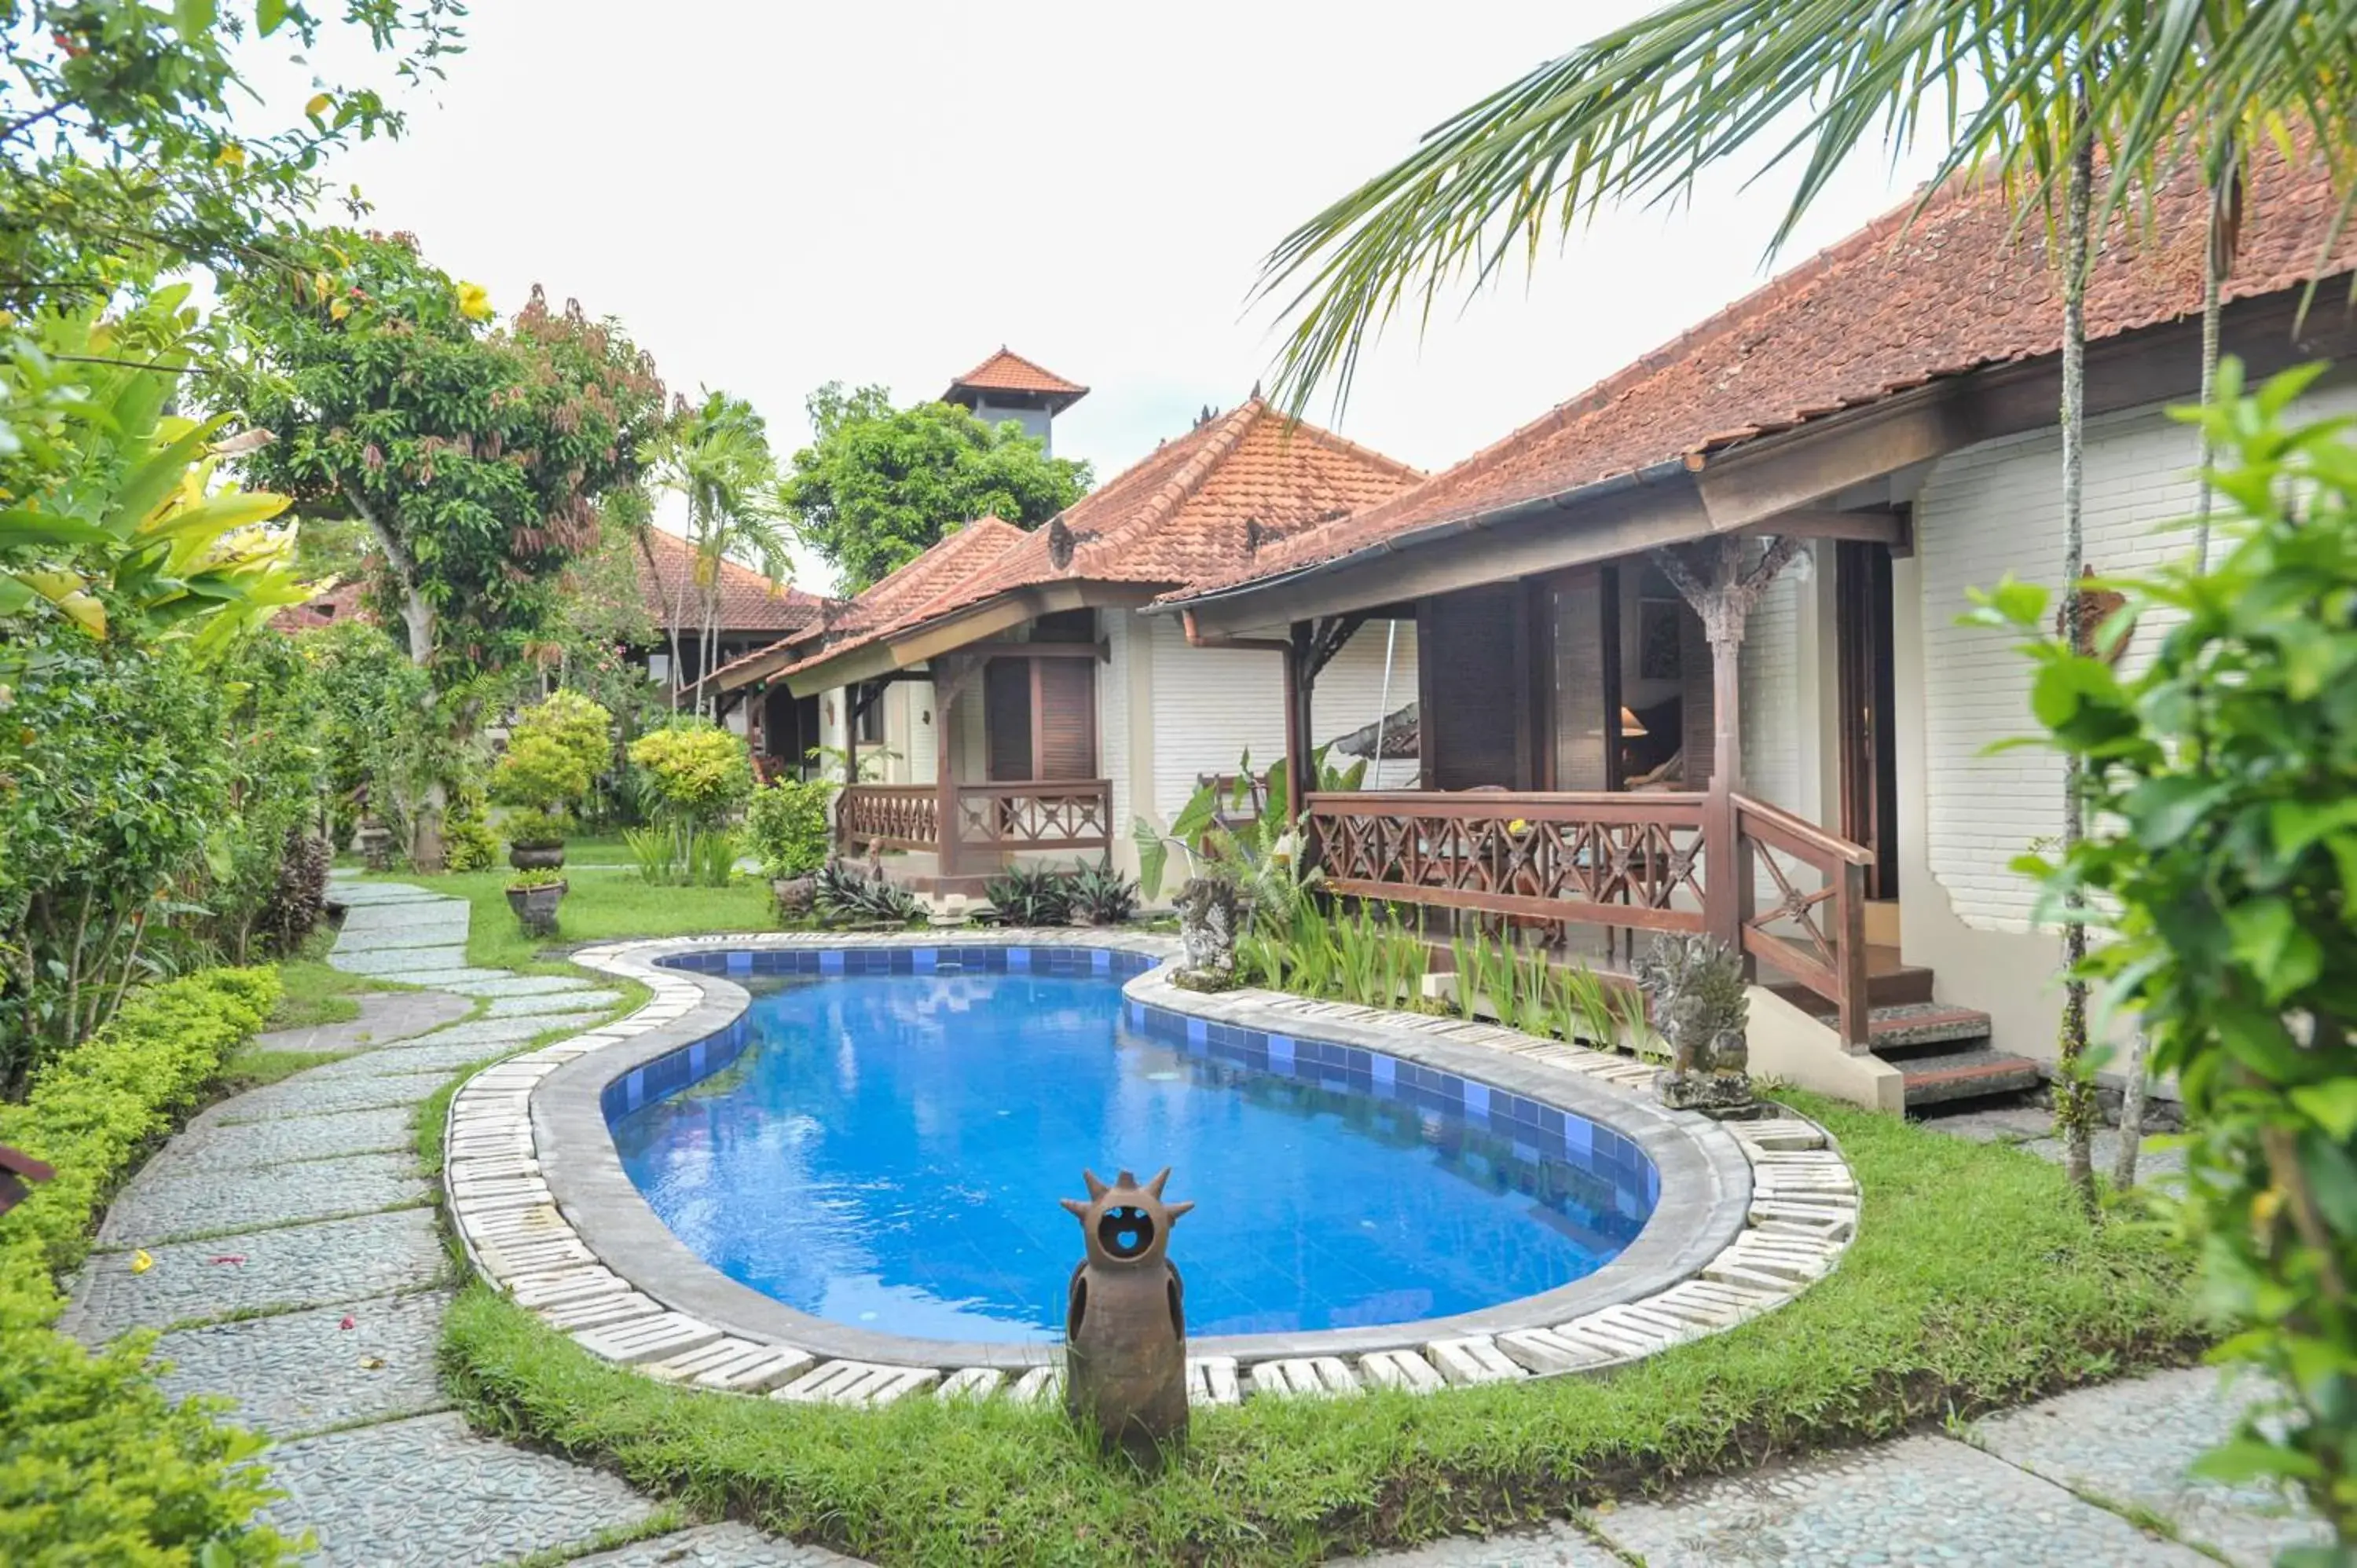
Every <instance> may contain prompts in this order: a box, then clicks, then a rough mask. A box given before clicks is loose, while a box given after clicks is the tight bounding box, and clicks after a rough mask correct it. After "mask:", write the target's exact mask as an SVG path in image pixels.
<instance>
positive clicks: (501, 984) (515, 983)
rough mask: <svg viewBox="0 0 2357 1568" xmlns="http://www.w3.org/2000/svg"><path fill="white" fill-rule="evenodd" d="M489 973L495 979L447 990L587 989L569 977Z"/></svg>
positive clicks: (537, 992)
mask: <svg viewBox="0 0 2357 1568" xmlns="http://www.w3.org/2000/svg"><path fill="white" fill-rule="evenodd" d="M492 973H493V974H494V975H495V976H496V977H497V978H495V979H491V980H461V981H456V982H452V983H449V986H448V989H450V990H452V991H456V992H457V993H460V994H461V995H465V996H544V995H546V994H547V993H550V992H553V991H587V990H588V989H589V983H588V982H587V981H586V980H576V979H574V978H573V977H572V976H571V975H565V974H510V973H508V972H506V971H504V970H494V971H492ZM421 983H422V982H421ZM436 983H437V984H440V983H441V982H436Z"/></svg>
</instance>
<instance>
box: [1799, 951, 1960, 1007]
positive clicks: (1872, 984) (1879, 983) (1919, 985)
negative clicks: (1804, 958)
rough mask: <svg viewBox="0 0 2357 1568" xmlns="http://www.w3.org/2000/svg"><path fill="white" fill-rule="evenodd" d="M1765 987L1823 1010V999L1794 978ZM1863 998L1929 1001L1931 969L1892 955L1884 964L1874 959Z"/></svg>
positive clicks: (1889, 1003)
mask: <svg viewBox="0 0 2357 1568" xmlns="http://www.w3.org/2000/svg"><path fill="white" fill-rule="evenodd" d="M1768 989H1769V990H1770V991H1771V992H1773V993H1776V994H1777V995H1779V996H1781V997H1782V998H1783V999H1784V1000H1785V1001H1787V1002H1790V1003H1791V1004H1792V1005H1793V1006H1795V1007H1800V1008H1803V1009H1806V1010H1807V1011H1809V1012H1812V1013H1816V1012H1821V1011H1823V1009H1824V1004H1825V1003H1824V998H1823V997H1822V996H1819V995H1818V994H1817V993H1815V992H1813V991H1812V990H1810V989H1809V988H1808V987H1807V986H1805V985H1803V984H1802V983H1799V982H1798V981H1792V980H1787V981H1782V982H1780V983H1776V984H1773V985H1770V986H1769V988H1768ZM1866 1000H1867V1005H1868V1006H1872V1007H1899V1006H1903V1005H1905V1004H1908V1003H1910V1002H1929V1001H1930V1000H1932V972H1931V971H1930V970H1928V969H1926V968H1924V967H1923V966H1922V965H1921V964H1920V963H1900V962H1899V961H1898V960H1897V959H1896V958H1895V957H1894V958H1893V959H1891V960H1890V961H1889V963H1888V964H1887V965H1886V964H1884V963H1881V962H1877V963H1876V964H1875V965H1874V967H1873V969H1872V970H1871V971H1870V972H1868V973H1867V977H1866Z"/></svg>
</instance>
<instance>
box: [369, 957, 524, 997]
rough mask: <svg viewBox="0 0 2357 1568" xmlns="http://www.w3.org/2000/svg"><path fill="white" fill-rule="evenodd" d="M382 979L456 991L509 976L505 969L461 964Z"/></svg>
mask: <svg viewBox="0 0 2357 1568" xmlns="http://www.w3.org/2000/svg"><path fill="white" fill-rule="evenodd" d="M382 978H384V979H387V980H398V981H400V982H401V983H403V984H404V985H423V986H425V987H427V988H428V989H431V990H436V991H456V990H457V989H458V988H459V987H460V986H461V985H467V984H473V983H480V982H483V981H489V980H504V979H507V978H509V976H508V972H507V971H506V970H504V969H481V968H478V967H476V966H474V965H471V964H466V963H459V964H455V965H449V966H447V967H445V968H441V969H419V970H410V971H405V972H403V973H401V974H397V975H385V976H383V977H382Z"/></svg>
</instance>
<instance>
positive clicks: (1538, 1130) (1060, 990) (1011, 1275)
mask: <svg viewBox="0 0 2357 1568" xmlns="http://www.w3.org/2000/svg"><path fill="white" fill-rule="evenodd" d="M664 961H665V962H666V963H668V964H670V965H672V966H673V967H679V968H687V969H693V970H696V971H700V972H707V973H714V974H722V975H726V976H728V977H730V978H733V979H736V980H737V981H738V982H739V983H744V984H746V985H748V988H750V989H752V990H754V992H755V995H754V998H753V1001H752V1004H751V1006H750V1008H749V1009H748V1012H747V1013H746V1014H745V1015H743V1016H742V1017H741V1018H739V1019H738V1020H737V1022H736V1023H735V1024H733V1025H732V1026H730V1027H729V1028H728V1029H726V1030H725V1031H723V1032H721V1033H719V1034H717V1035H715V1036H711V1037H709V1038H706V1039H704V1040H701V1041H698V1042H696V1043H694V1045H692V1046H690V1047H683V1048H681V1049H677V1050H673V1051H671V1052H669V1053H668V1054H666V1055H664V1056H662V1057H660V1058H656V1059H654V1060H651V1061H649V1062H647V1063H645V1064H644V1065H643V1066H641V1067H640V1068H637V1069H632V1070H631V1071H630V1072H628V1073H626V1074H623V1075H622V1076H620V1077H618V1078H616V1079H613V1080H612V1081H611V1082H609V1083H608V1084H607V1085H606V1086H605V1088H604V1090H603V1092H602V1096H601V1101H600V1103H601V1105H602V1108H603V1110H604V1112H605V1119H606V1121H607V1122H608V1126H609V1127H610V1129H611V1132H612V1136H613V1141H614V1145H615V1148H616V1151H617V1153H618V1154H619V1158H620V1163H621V1166H622V1169H623V1171H624V1173H626V1175H627V1176H628V1177H629V1179H630V1183H631V1184H632V1185H633V1186H634V1187H636V1188H637V1189H638V1191H639V1192H640V1194H641V1195H642V1196H643V1197H645V1198H646V1201H647V1203H648V1205H649V1206H650V1207H651V1208H652V1209H653V1211H654V1212H655V1214H656V1215H657V1216H658V1217H659V1218H660V1219H662V1222H663V1224H664V1225H665V1226H667V1227H668V1228H669V1229H670V1230H671V1231H672V1232H673V1234H674V1235H675V1236H677V1237H678V1238H679V1240H681V1241H682V1242H683V1243H684V1244H685V1245H686V1246H687V1247H688V1248H689V1249H690V1250H691V1251H693V1252H694V1253H695V1254H696V1255H697V1256H698V1257H700V1258H702V1259H703V1260H704V1261H705V1262H707V1263H709V1264H710V1265H711V1266H713V1267H714V1268H716V1269H717V1270H719V1271H720V1272H721V1273H724V1274H726V1275H727V1276H728V1277H729V1278H730V1279H733V1280H736V1281H737V1282H739V1283H742V1284H744V1285H747V1286H748V1287H750V1288H752V1289H754V1290H756V1291H759V1292H760V1293H761V1294H764V1295H767V1296H769V1297H770V1298H772V1299H774V1300H776V1301H778V1302H780V1303H783V1304H785V1305H788V1306H790V1307H792V1308H794V1309H796V1310H797V1311H800V1312H802V1313H806V1314H808V1315H810V1316H813V1317H816V1318H819V1319H822V1320H824V1321H827V1322H832V1323H837V1324H841V1325H844V1326H847V1327H852V1328H857V1329H865V1330H869V1331H872V1332H876V1333H880V1334H889V1335H898V1336H906V1337H917V1338H931V1339H956V1340H962V1341H967V1342H996V1343H1006V1344H1024V1343H1043V1342H1046V1341H1049V1340H1052V1339H1053V1338H1054V1337H1056V1336H1057V1333H1058V1330H1059V1326H1060V1322H1061V1318H1062V1311H1063V1302H1064V1290H1065V1284H1066V1281H1067V1278H1068V1276H1069V1274H1070V1273H1071V1265H1072V1263H1073V1262H1074V1261H1075V1260H1076V1259H1077V1258H1078V1257H1079V1255H1080V1238H1079V1236H1078V1235H1077V1233H1076V1231H1075V1228H1074V1226H1073V1224H1072V1222H1071V1218H1070V1217H1069V1216H1068V1215H1066V1214H1065V1213H1064V1212H1063V1211H1062V1210H1061V1209H1060V1208H1059V1207H1058V1206H1057V1199H1058V1198H1060V1197H1068V1196H1072V1195H1076V1194H1078V1193H1079V1192H1080V1191H1081V1181H1080V1172H1081V1169H1082V1166H1084V1165H1086V1166H1092V1167H1094V1168H1095V1169H1096V1170H1097V1171H1098V1172H1099V1173H1100V1174H1103V1175H1105V1176H1111V1175H1112V1174H1113V1172H1114V1170H1116V1169H1119V1168H1122V1167H1127V1168H1130V1169H1132V1170H1135V1171H1136V1172H1137V1173H1138V1174H1139V1175H1140V1176H1145V1175H1147V1174H1150V1173H1151V1172H1152V1171H1154V1170H1156V1169H1158V1168H1160V1167H1161V1166H1162V1165H1172V1166H1174V1167H1176V1173H1177V1174H1176V1175H1175V1176H1173V1178H1172V1181H1171V1185H1170V1189H1169V1195H1170V1196H1171V1197H1173V1198H1191V1199H1193V1200H1195V1202H1196V1204H1197V1206H1198V1207H1197V1208H1196V1210H1195V1212H1194V1213H1193V1214H1191V1215H1189V1217H1188V1218H1187V1219H1186V1220H1185V1221H1184V1222H1183V1223H1182V1224H1181V1225H1180V1227H1179V1230H1177V1231H1176V1232H1175V1233H1174V1235H1173V1239H1172V1256H1173V1258H1174V1260H1175V1261H1176V1262H1178V1264H1179V1268H1180V1270H1181V1271H1182V1273H1184V1274H1185V1276H1186V1279H1187V1285H1188V1292H1187V1295H1188V1299H1187V1306H1188V1317H1189V1331H1190V1333H1192V1334H1195V1335H1198V1336H1222V1335H1246V1334H1273V1333H1286V1332H1304V1331H1318V1330H1330V1329H1345V1328H1360V1327H1371V1326H1382V1325H1386V1324H1398V1323H1406V1322H1411V1321H1418V1320H1423V1319H1426V1318H1434V1317H1444V1316H1451V1315H1455V1314H1460V1313H1468V1312H1474V1311H1478V1310H1480V1309H1482V1308H1485V1307H1490V1306H1494V1305H1501V1304H1503V1303H1506V1302H1509V1301H1513V1300H1516V1299H1518V1298H1521V1297H1524V1296H1530V1295H1535V1294H1540V1293H1543V1292H1546V1291H1550V1290H1554V1289H1556V1288H1558V1287H1561V1286H1563V1285H1566V1284H1568V1283H1572V1282H1574V1281H1576V1280H1579V1279H1582V1278H1584V1277H1586V1276H1587V1275H1588V1274H1590V1273H1594V1272H1595V1271H1596V1270H1598V1268H1600V1267H1602V1266H1603V1265H1604V1264H1605V1263H1607V1262H1609V1261H1610V1260H1611V1259H1612V1258H1613V1257H1615V1256H1616V1255H1618V1254H1619V1253H1620V1251H1621V1249H1623V1248H1624V1247H1626V1246H1628V1245H1629V1243H1630V1242H1631V1240H1634V1239H1635V1238H1636V1236H1637V1235H1638V1233H1639V1231H1641V1230H1642V1229H1643V1228H1644V1224H1645V1221H1646V1219H1647V1218H1648V1217H1649V1216H1650V1215H1651V1213H1652V1208H1653V1206H1654V1204H1655V1202H1656V1201H1657V1199H1658V1197H1659V1191H1660V1180H1659V1176H1658V1174H1657V1172H1656V1170H1655V1168H1654V1166H1653V1164H1652V1161H1651V1160H1649V1159H1648V1158H1647V1157H1646V1155H1644V1154H1643V1153H1642V1152H1641V1150H1640V1149H1639V1148H1638V1147H1637V1146H1636V1144H1634V1143H1632V1142H1631V1141H1630V1140H1629V1139H1626V1138H1624V1137H1622V1136H1620V1134H1619V1133H1615V1132H1613V1131H1612V1130H1611V1129H1610V1128H1609V1127H1605V1126H1603V1125H1600V1124H1598V1123H1596V1122H1590V1121H1587V1120H1586V1119H1584V1118H1581V1117H1579V1116H1577V1115H1572V1114H1569V1113H1567V1112H1563V1111H1560V1110H1557V1109H1555V1108H1554V1107H1552V1106H1547V1105H1544V1104H1541V1103H1539V1102H1537V1101H1531V1100H1527V1099H1524V1098H1522V1097H1521V1096H1518V1095H1513V1094H1509V1093H1505V1092H1503V1091H1501V1090H1491V1089H1490V1088H1489V1087H1487V1086H1485V1085H1483V1084H1481V1083H1480V1082H1477V1081H1472V1080H1469V1079H1463V1078H1460V1077H1458V1076H1455V1075H1452V1074H1448V1073H1444V1072H1440V1071H1437V1070H1435V1069H1429V1068H1425V1067H1419V1066H1417V1065H1415V1064H1414V1063H1412V1062H1409V1061H1405V1060H1402V1059H1397V1058H1392V1057H1389V1056H1385V1055H1383V1054H1382V1053H1380V1052H1375V1051H1370V1050H1364V1049H1359V1048H1356V1047H1344V1046H1340V1045H1325V1044H1321V1043H1319V1042H1318V1041H1316V1040H1313V1039H1308V1038H1298V1037H1294V1036H1286V1035H1281V1034H1273V1033H1265V1032H1263V1031H1261V1030H1257V1029H1252V1030H1247V1029H1243V1028H1240V1027H1235V1026H1226V1025H1221V1024H1217V1023H1211V1022H1208V1021H1206V1020H1204V1019H1202V1018H1199V1017H1196V1018H1190V1017H1187V1016H1184V1015H1179V1014H1177V1013H1172V1012H1167V1011H1164V1010H1162V1009H1160V1008H1151V1007H1146V1006H1143V1005H1141V1004H1135V1003H1126V1004H1125V1001H1124V999H1123V996H1122V991H1121V987H1122V983H1123V981H1124V980H1125V979H1126V978H1128V977H1129V976H1131V975H1134V974H1135V973H1138V972H1141V971H1142V970H1143V969H1144V968H1146V967H1147V965H1148V963H1149V961H1147V960H1145V959H1142V958H1139V957H1137V956H1135V955H1134V954H1129V953H1124V952H1115V951H1109V950H1103V949H1090V948H1084V947H1063V948H1036V949H1034V948H1022V947H976V946H958V947H943V948H941V949H928V948H913V947H909V946H899V947H894V948H890V949H872V950H861V949H853V950H841V949H832V950H801V951H774V952H750V953H748V952H712V951H702V952H694V953H689V954H682V955H676V956H673V957H670V958H668V959H666V960H664Z"/></svg>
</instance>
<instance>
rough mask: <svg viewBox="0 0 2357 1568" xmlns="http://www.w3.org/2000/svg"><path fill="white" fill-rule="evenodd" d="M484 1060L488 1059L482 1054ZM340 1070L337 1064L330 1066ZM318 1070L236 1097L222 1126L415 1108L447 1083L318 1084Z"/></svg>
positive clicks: (376, 1078)
mask: <svg viewBox="0 0 2357 1568" xmlns="http://www.w3.org/2000/svg"><path fill="white" fill-rule="evenodd" d="M482 1054H483V1055H486V1056H488V1055H490V1052H488V1051H486V1052H484V1053H482ZM328 1065H330V1066H339V1065H341V1064H339V1063H330V1064H328ZM319 1071H320V1069H316V1068H315V1069H312V1070H311V1071H309V1072H307V1073H300V1074H297V1075H296V1077H294V1078H290V1079H287V1080H286V1081H285V1082H284V1083H274V1084H272V1085H271V1086H270V1087H269V1088H267V1089H256V1090H250V1091H249V1092H247V1093H244V1094H241V1095H239V1096H238V1097H237V1098H236V1099H235V1100H232V1101H229V1102H228V1103H227V1104H226V1105H224V1106H222V1107H221V1111H222V1115H221V1124H222V1125H224V1126H237V1125H240V1124H242V1123H244V1122H274V1121H276V1120H277V1119H278V1118H280V1117H282V1116H326V1115H333V1114H336V1113H338V1112H345V1111H371V1110H376V1109H379V1108H381V1107H383V1106H387V1105H415V1104H418V1103H419V1102H420V1101H425V1099H427V1098H429V1097H430V1096H431V1095H432V1094H433V1093H434V1091H435V1090H437V1089H439V1088H441V1087H442V1086H443V1085H444V1084H446V1083H447V1082H449V1081H450V1075H449V1073H448V1072H447V1071H444V1072H430V1071H429V1072H403V1071H399V1070H397V1069H396V1070H394V1071H392V1072H381V1073H368V1074H360V1075H355V1076H351V1077H340V1078H321V1077H319V1076H318V1074H319Z"/></svg>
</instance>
